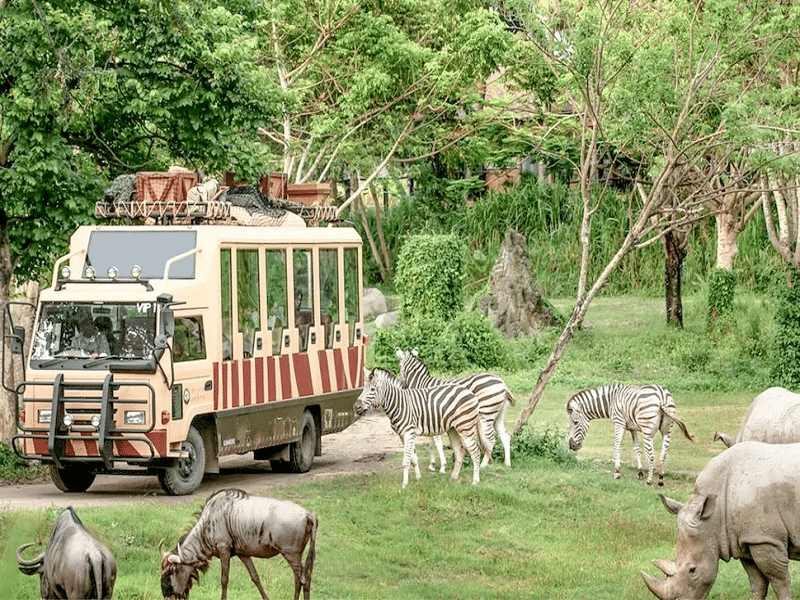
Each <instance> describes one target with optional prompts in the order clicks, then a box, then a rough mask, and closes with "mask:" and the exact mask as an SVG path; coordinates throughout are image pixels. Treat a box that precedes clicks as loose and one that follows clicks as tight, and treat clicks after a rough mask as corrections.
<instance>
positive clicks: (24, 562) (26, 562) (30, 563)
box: [17, 542, 44, 567]
mask: <svg viewBox="0 0 800 600" xmlns="http://www.w3.org/2000/svg"><path fill="white" fill-rule="evenodd" d="M31 546H33V542H28V543H27V544H22V546H20V547H19V548H17V562H18V563H19V564H21V565H22V566H23V567H38V566H39V565H41V564H42V563H43V562H44V552H42V553H41V554H40V555H39V556H37V557H36V558H34V559H33V560H25V559H24V558H22V551H23V550H25V548H30V547H31Z"/></svg>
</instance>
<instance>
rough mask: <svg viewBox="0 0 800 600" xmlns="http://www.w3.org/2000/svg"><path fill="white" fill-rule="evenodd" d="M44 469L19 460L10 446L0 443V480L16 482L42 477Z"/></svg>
mask: <svg viewBox="0 0 800 600" xmlns="http://www.w3.org/2000/svg"><path fill="white" fill-rule="evenodd" d="M44 473H45V470H44V468H42V467H40V466H36V465H33V464H31V463H30V462H28V461H26V460H24V459H22V458H20V457H19V456H17V455H16V453H15V452H14V451H13V450H12V449H11V446H9V445H8V444H6V443H4V442H0V480H4V479H5V480H10V481H18V480H24V479H33V478H38V477H41V476H43V475H44Z"/></svg>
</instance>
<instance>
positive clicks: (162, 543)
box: [158, 538, 169, 558]
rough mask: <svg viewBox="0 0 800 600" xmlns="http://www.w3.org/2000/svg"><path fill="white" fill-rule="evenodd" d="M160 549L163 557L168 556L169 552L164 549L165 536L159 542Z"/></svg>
mask: <svg viewBox="0 0 800 600" xmlns="http://www.w3.org/2000/svg"><path fill="white" fill-rule="evenodd" d="M158 551H159V552H161V558H166V557H167V555H168V554H169V552H167V551H166V550H164V540H163V538H162V540H161V541H160V542H158Z"/></svg>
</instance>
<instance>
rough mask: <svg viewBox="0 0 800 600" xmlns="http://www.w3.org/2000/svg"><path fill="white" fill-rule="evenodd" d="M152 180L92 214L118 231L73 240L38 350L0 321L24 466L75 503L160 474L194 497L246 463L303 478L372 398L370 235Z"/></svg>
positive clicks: (225, 192)
mask: <svg viewBox="0 0 800 600" xmlns="http://www.w3.org/2000/svg"><path fill="white" fill-rule="evenodd" d="M141 175H142V174H138V175H137V179H136V182H135V185H132V186H131V189H129V190H128V191H127V192H125V193H123V194H121V196H119V195H118V196H112V197H109V195H108V192H107V197H106V200H104V201H103V202H98V203H97V205H96V207H95V213H96V215H97V216H98V217H108V218H109V219H111V221H110V224H103V225H97V226H84V227H80V228H78V229H77V231H75V233H74V234H73V235H72V237H71V240H70V247H69V252H68V254H66V255H65V256H62V257H61V258H59V259H58V261H57V262H56V264H55V266H54V272H53V285H52V287H50V288H49V289H46V290H43V291H42V292H41V295H40V299H39V303H38V308H37V309H36V318H35V321H34V326H33V331H32V333H31V334H30V335H31V337H30V339H29V344H25V343H24V338H25V337H26V332H25V331H24V330H23V328H22V327H20V326H18V325H16V326H15V325H14V323H13V320H12V318H11V315H12V311H11V310H10V309H9V308H8V307H7V308H6V310H5V312H4V321H5V323H4V336H5V337H6V341H8V340H10V344H9V347H10V350H9V352H10V353H11V356H12V358H15V360H17V361H18V362H22V361H23V359H24V357H23V356H22V348H23V347H25V346H30V351H29V353H28V357H27V361H25V364H24V369H19V368H18V369H17V371H18V372H19V371H20V370H21V371H22V373H23V375H22V380H21V381H19V382H12V383H11V384H9V383H7V381H8V379H7V377H9V373H7V372H6V373H3V385H4V386H5V387H6V388H7V389H9V390H11V391H12V392H13V394H14V396H15V398H16V414H17V427H18V433H17V435H16V436H15V437H14V438H13V441H12V445H13V447H14V450H15V451H16V453H17V454H18V455H19V456H21V457H23V458H26V459H32V460H38V461H41V462H42V463H44V464H46V465H48V467H49V469H50V473H51V477H52V480H53V482H54V483H55V485H56V486H57V487H58V488H60V489H61V490H63V491H66V492H83V491H85V490H86V489H87V488H89V486H90V485H91V484H92V482H93V481H94V479H95V477H96V475H102V474H138V475H141V474H153V475H157V476H158V480H159V482H160V485H161V487H162V488H163V489H164V491H165V492H166V493H168V494H171V495H181V494H189V493H191V492H193V491H194V490H195V489H196V488H197V487H198V486H199V485H200V483H201V481H202V479H203V475H204V473H218V472H219V459H220V457H222V456H226V455H233V454H244V453H247V452H253V456H254V459H255V460H269V461H270V464H271V466H272V468H273V469H275V470H284V471H290V472H305V471H308V470H309V469H310V468H311V466H312V462H313V460H314V456H319V455H320V454H321V451H322V442H321V438H322V436H323V435H324V434H327V433H334V432H338V431H342V430H344V429H345V428H346V427H348V426H349V425H350V424H351V423H352V422H353V421H354V413H353V404H354V402H355V400H356V398H357V396H358V394H359V393H360V391H361V388H362V386H363V375H362V372H363V366H364V358H365V350H366V346H365V345H366V343H367V341H368V338H367V336H366V335H365V333H364V324H363V318H362V305H361V297H362V285H363V283H362V275H361V274H362V245H361V238H360V236H359V234H358V233H357V232H356V231H355V230H354V229H353V228H352V227H348V226H341V224H340V223H336V222H335V221H336V218H335V211H331V210H328V209H331V208H332V207H325V206H316V207H314V206H312V207H306V206H302V205H295V204H293V203H289V202H285V201H282V200H280V199H275V198H270V197H268V196H266V195H264V194H263V193H261V192H260V191H259V190H258V189H257V188H225V187H223V186H219V187H216V186H213V185H212V186H210V187H209V188H207V189H205V190H203V189H202V185H203V184H199V185H194V186H192V187H189V189H188V190H181V189H180V187H181V185H179V184H175V181H176V179H175V178H174V177H172V178H171V179H170V176H169V175H166V174H161V175H164V177H162V179H164V180H165V181H171V182H172V183H171V184H169V185H172V187H173V188H176V189H179V192H176V193H162V192H163V190H161V191H160V192H157V193H156V194H153V193H152V189H150V188H152V186H153V182H154V181H158V178H156V177H155V174H149V178H148V177H144V178H142V177H141ZM145 175H148V174H145ZM179 183H180V182H179ZM190 183H195V182H194V181H192V182H190ZM213 183H216V182H213ZM173 184H175V185H173ZM148 186H149V188H148ZM162 187H163V186H162ZM147 189H150V192H149V193H148V192H146V190H147ZM197 189H200V191H201V193H200V194H199V195H198V194H197V193H195V194H194V196H193V195H192V194H193V192H196V191H197ZM242 189H243V190H244V192H242V191H241V190H242ZM143 190H145V191H144V192H143ZM192 198H194V200H192ZM198 198H199V199H198ZM119 223H123V224H119ZM15 312H16V311H15ZM16 314H18V313H16ZM87 320H88V321H89V325H88V326H86V327H85V328H84V326H83V325H84V322H85V321H87ZM91 326H93V329H92V327H91ZM99 336H102V338H103V339H100V340H99V342H100V344H99V345H100V346H101V348H100V349H98V348H94V349H92V348H87V346H86V341H85V340H86V338H92V337H93V339H94V340H95V341H98V338H99ZM3 348H4V350H3V351H4V352H6V350H5V348H6V344H4V345H3ZM3 362H4V364H5V362H6V361H5V360H4V361H3Z"/></svg>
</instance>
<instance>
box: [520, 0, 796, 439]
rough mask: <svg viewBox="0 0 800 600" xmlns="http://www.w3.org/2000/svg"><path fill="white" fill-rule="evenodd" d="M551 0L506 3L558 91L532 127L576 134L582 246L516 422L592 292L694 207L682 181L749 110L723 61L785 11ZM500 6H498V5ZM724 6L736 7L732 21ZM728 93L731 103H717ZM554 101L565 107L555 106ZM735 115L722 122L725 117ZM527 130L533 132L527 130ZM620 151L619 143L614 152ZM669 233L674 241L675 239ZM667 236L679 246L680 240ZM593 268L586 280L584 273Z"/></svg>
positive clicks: (736, 129) (686, 219)
mask: <svg viewBox="0 0 800 600" xmlns="http://www.w3.org/2000/svg"><path fill="white" fill-rule="evenodd" d="M729 4H731V3H729V2H722V1H721V2H719V3H714V2H700V3H698V4H697V5H695V6H690V5H685V4H675V3H669V2H656V3H647V4H644V5H642V4H639V3H634V2H627V1H622V2H611V1H608V2H600V3H597V4H587V3H572V2H562V3H559V4H558V5H550V6H548V7H547V8H541V9H539V10H537V11H536V12H535V13H533V14H531V13H526V12H525V7H524V6H523V5H522V4H515V5H513V7H514V8H515V9H516V13H515V18H516V19H517V20H518V21H520V22H523V23H524V29H525V32H526V36H527V43H529V44H531V45H532V46H533V47H534V48H535V49H536V51H538V52H540V53H542V54H543V55H544V56H545V57H547V60H548V64H550V66H551V69H552V70H553V72H554V73H556V74H557V79H558V81H559V83H560V84H561V86H562V87H561V88H560V89H561V91H562V93H563V95H562V100H561V103H560V104H559V105H558V106H559V108H560V110H558V111H554V112H553V113H551V114H550V115H546V116H545V119H544V120H543V121H542V124H543V125H544V127H541V126H539V127H536V128H534V129H533V132H534V135H538V136H541V135H553V134H554V133H559V134H561V135H571V136H572V137H573V139H575V140H576V141H577V145H578V148H579V156H580V158H579V160H578V161H577V162H575V163H574V167H575V170H576V173H577V174H578V181H579V187H580V192H581V200H582V203H583V215H584V218H583V224H582V227H581V230H580V233H579V235H580V239H581V242H582V247H583V252H582V257H581V275H580V281H579V282H578V294H577V300H576V305H575V308H574V310H573V313H572V315H571V317H570V319H569V321H568V322H567V325H566V326H565V328H564V331H563V332H562V334H561V336H560V338H559V340H558V341H557V343H556V346H555V348H554V349H553V352H552V353H551V355H550V357H549V359H548V361H547V364H546V365H545V367H544V369H543V370H542V372H541V374H540V376H539V379H538V381H537V384H536V386H535V388H534V390H533V392H532V393H531V396H530V398H529V400H528V403H527V405H526V407H525V408H524V409H523V411H522V413H521V415H520V417H519V419H518V420H517V423H516V426H515V429H519V427H520V426H521V425H522V424H523V423H524V422H525V421H526V420H527V419H528V417H529V416H530V414H531V412H532V411H533V409H534V408H535V406H536V404H537V402H538V400H539V398H540V396H541V393H542V391H543V390H544V387H545V386H546V384H547V381H548V380H549V378H550V376H551V375H552V373H553V371H554V370H555V367H556V365H557V363H558V361H559V359H560V358H561V356H562V355H563V352H564V350H565V348H566V346H567V344H568V342H569V341H570V339H571V338H572V336H573V334H574V331H575V329H576V328H577V327H579V326H580V324H581V322H582V321H583V318H584V316H585V314H586V311H587V310H588V308H589V305H590V303H591V301H592V299H593V298H594V297H595V296H596V294H597V293H598V292H599V290H600V289H601V288H602V286H603V285H604V283H605V281H606V280H607V278H608V276H609V275H610V273H611V272H612V271H613V270H614V269H615V268H616V267H617V265H618V264H619V263H620V261H621V260H622V258H623V257H624V256H625V255H626V254H628V253H629V252H632V251H634V250H635V249H637V248H640V247H642V246H644V245H647V244H650V243H654V242H656V241H658V240H660V239H661V238H663V237H664V236H666V235H667V234H670V235H671V236H674V235H675V233H676V232H679V231H680V228H681V227H684V226H685V225H686V224H689V223H691V222H692V221H693V220H695V219H698V218H701V217H702V216H703V207H704V204H703V202H704V200H706V199H707V198H706V197H704V195H703V193H702V192H703V191H704V189H705V188H696V187H694V188H693V187H687V186H686V185H685V183H686V182H687V181H688V180H690V179H691V176H692V175H693V174H695V173H696V172H697V168H698V167H697V165H703V164H705V157H707V156H709V155H713V154H714V153H715V152H716V151H717V149H718V148H720V147H721V146H723V145H724V144H725V143H726V142H729V141H732V140H735V139H739V140H741V139H742V137H741V136H739V137H738V138H737V137H736V136H737V134H739V133H740V132H741V131H742V129H741V127H740V126H739V123H740V120H741V119H745V120H747V119H749V120H750V121H749V122H750V123H755V122H756V119H757V116H758V115H757V114H754V113H751V112H748V111H747V110H744V109H743V108H742V104H743V103H742V102H738V103H736V102H735V101H736V100H737V99H741V98H744V97H745V93H744V92H745V90H748V89H750V87H749V86H750V81H749V80H748V79H747V77H746V76H745V74H744V73H743V72H742V71H741V70H739V71H736V70H735V69H733V68H732V67H733V66H735V65H737V64H738V62H739V61H741V59H742V57H743V56H750V55H751V54H752V52H753V51H755V50H757V49H759V48H762V47H764V46H766V45H768V46H769V47H770V48H774V47H776V45H777V46H780V43H781V40H782V39H786V38H787V37H788V36H789V34H788V32H786V31H785V30H784V31H783V32H781V31H776V29H775V28H774V27H770V24H771V23H774V22H775V21H776V20H781V19H783V18H785V15H784V13H785V12H786V11H789V10H791V9H790V8H789V7H786V6H784V5H773V4H771V3H766V2H765V3H763V4H753V3H734V4H735V6H729ZM508 6H509V4H506V7H508ZM731 14H734V15H736V19H734V21H735V22H734V23H733V24H732V25H731ZM728 99H730V100H731V101H732V102H734V104H732V105H731V106H727V105H726V103H725V102H726V100H728ZM564 107H568V110H565V109H564ZM734 117H735V118H736V119H737V121H736V122H735V124H734V125H733V126H732V125H731V121H732V120H733V119H734ZM532 137H533V136H532ZM621 149H624V152H623V150H621ZM623 156H624V157H625V158H626V159H627V160H626V162H627V163H628V164H631V163H632V164H634V165H636V168H635V169H634V170H633V173H632V181H633V187H632V191H631V192H630V193H629V203H628V205H629V210H628V214H627V220H628V223H629V230H628V234H627V236H626V237H625V240H624V241H623V243H622V244H621V246H620V247H619V249H618V250H617V252H616V254H615V255H614V257H613V258H612V259H611V260H610V261H609V262H608V264H606V265H605V266H599V265H598V266H595V265H592V264H591V243H592V236H591V221H592V216H593V214H594V211H595V210H596V209H597V206H599V203H600V202H602V201H603V199H604V198H605V197H606V196H607V194H609V193H610V192H611V184H612V179H611V178H610V177H609V176H606V177H601V175H600V166H601V165H608V166H610V169H608V171H613V169H614V168H615V167H616V166H617V165H620V164H621V163H622V161H621V158H622V157H623ZM676 241H677V246H675V244H674V242H676ZM670 245H671V246H672V247H674V248H675V250H676V251H678V252H680V242H679V240H674V239H673V240H672V241H671V242H670ZM592 272H597V273H598V275H597V277H596V279H595V280H594V282H593V283H591V284H590V283H589V274H590V273H592Z"/></svg>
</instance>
